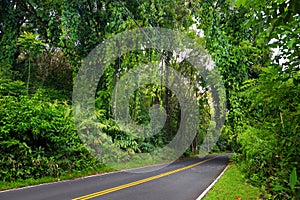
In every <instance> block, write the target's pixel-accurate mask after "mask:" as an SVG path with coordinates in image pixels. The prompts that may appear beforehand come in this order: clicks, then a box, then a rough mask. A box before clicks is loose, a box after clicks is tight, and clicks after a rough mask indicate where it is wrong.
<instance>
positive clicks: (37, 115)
mask: <svg viewBox="0 0 300 200" xmlns="http://www.w3.org/2000/svg"><path fill="white" fill-rule="evenodd" d="M0 127H1V129H0V143H1V145H0V146H1V147H0V148H1V152H2V153H1V158H0V159H1V162H0V163H1V169H2V170H1V174H0V176H1V179H2V180H5V181H12V180H15V179H27V178H40V177H43V176H55V177H59V176H60V175H61V174H63V173H64V171H72V170H80V169H84V168H85V167H88V168H89V167H90V166H92V163H97V161H96V160H95V159H94V158H92V157H90V156H89V153H88V151H87V150H86V149H85V147H84V146H83V145H82V144H81V142H80V138H79V137H78V135H77V132H76V130H75V127H74V123H73V120H72V117H71V109H70V107H69V106H67V105H66V104H63V103H59V102H58V101H54V102H51V101H50V100H49V99H47V98H46V96H44V95H43V94H42V93H41V92H39V93H36V94H35V95H33V96H32V97H29V96H19V97H14V96H3V97H1V98H0Z"/></svg>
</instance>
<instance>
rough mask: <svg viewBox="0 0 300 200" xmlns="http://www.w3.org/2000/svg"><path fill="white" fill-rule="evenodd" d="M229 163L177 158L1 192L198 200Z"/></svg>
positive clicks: (5, 197)
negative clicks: (165, 163) (134, 170)
mask: <svg viewBox="0 0 300 200" xmlns="http://www.w3.org/2000/svg"><path fill="white" fill-rule="evenodd" d="M227 163H228V154H222V155H209V156H206V157H203V158H193V159H187V160H182V161H176V162H174V163H172V164H170V165H168V166H166V167H164V168H161V169H159V170H156V171H152V172H147V173H132V172H130V170H128V171H118V172H112V173H107V174H102V175H94V176H90V177H86V178H80V179H75V180H70V181H61V182H57V183H50V184H43V185H39V186H33V187H25V188H21V189H13V190H7V191H1V192H0V200H19V199H20V200H50V199H51V200H65V199H73V200H80V199H81V200H84V199H99V200H114V199H118V200H152V199H153V200H169V199H170V200H195V199H196V198H197V197H198V196H199V195H200V194H201V193H202V192H203V191H204V190H205V189H206V188H207V187H208V186H209V185H210V184H211V183H212V182H213V181H214V179H215V178H216V177H217V176H218V175H219V174H220V173H221V172H222V170H223V169H224V168H225V167H226V165H227ZM152 167H155V166H152ZM144 169H147V168H142V170H144ZM148 169H151V167H149V168H148Z"/></svg>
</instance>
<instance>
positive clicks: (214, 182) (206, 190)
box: [196, 163, 230, 200]
mask: <svg viewBox="0 0 300 200" xmlns="http://www.w3.org/2000/svg"><path fill="white" fill-rule="evenodd" d="M229 166H230V163H228V164H227V166H226V167H225V168H224V169H223V171H222V172H221V174H219V176H218V177H217V178H216V179H215V180H214V181H213V182H212V183H211V184H210V185H209V186H208V187H207V188H206V189H205V190H204V192H202V193H201V194H200V195H199V196H198V198H197V199H196V200H201V199H202V198H203V197H204V196H205V195H206V194H207V193H208V191H209V190H210V189H211V188H212V187H213V186H214V185H215V184H216V183H217V182H218V180H219V179H220V178H221V176H223V174H224V173H225V171H226V170H227V169H228V168H229Z"/></svg>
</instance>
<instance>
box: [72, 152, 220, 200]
mask: <svg viewBox="0 0 300 200" xmlns="http://www.w3.org/2000/svg"><path fill="white" fill-rule="evenodd" d="M216 157H217V156H215V157H213V158H209V159H207V160H203V161H201V162H197V163H195V164H192V165H188V166H185V167H182V168H179V169H175V170H172V171H168V172H165V173H162V174H158V175H155V176H151V177H149V178H145V179H141V180H138V181H134V182H131V183H127V184H124V185H120V186H117V187H113V188H109V189H106V190H102V191H99V192H95V193H91V194H88V195H84V196H81V197H77V198H74V199H73V200H87V199H91V198H95V197H99V196H102V195H105V194H108V193H111V192H115V191H118V190H123V189H125V188H129V187H132V186H135V185H139V184H142V183H146V182H149V181H153V180H155V179H159V178H162V177H165V176H168V175H171V174H175V173H177V172H180V171H183V170H186V169H190V168H192V167H195V166H197V165H200V164H202V163H205V162H207V161H210V160H212V159H215V158H216Z"/></svg>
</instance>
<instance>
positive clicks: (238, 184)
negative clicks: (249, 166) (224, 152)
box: [203, 164, 262, 200]
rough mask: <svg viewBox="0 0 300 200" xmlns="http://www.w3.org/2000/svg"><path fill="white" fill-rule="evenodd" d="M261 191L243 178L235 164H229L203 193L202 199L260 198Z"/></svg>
mask: <svg viewBox="0 0 300 200" xmlns="http://www.w3.org/2000/svg"><path fill="white" fill-rule="evenodd" d="M261 194H262V191H261V190H260V189H259V188H257V187H254V186H252V185H250V184H249V183H247V182H246V180H245V179H244V178H243V174H242V172H241V171H240V169H239V168H238V166H237V165H235V164H230V166H229V168H228V169H227V170H226V172H225V173H224V174H223V176H222V177H221V178H220V179H219V180H218V182H217V183H216V184H215V185H214V186H213V187H212V189H211V190H210V191H209V192H208V193H207V194H206V195H205V197H204V198H203V200H231V199H233V200H234V199H236V200H244V199H245V200H246V199H247V200H248V199H261V198H260V195H261Z"/></svg>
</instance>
